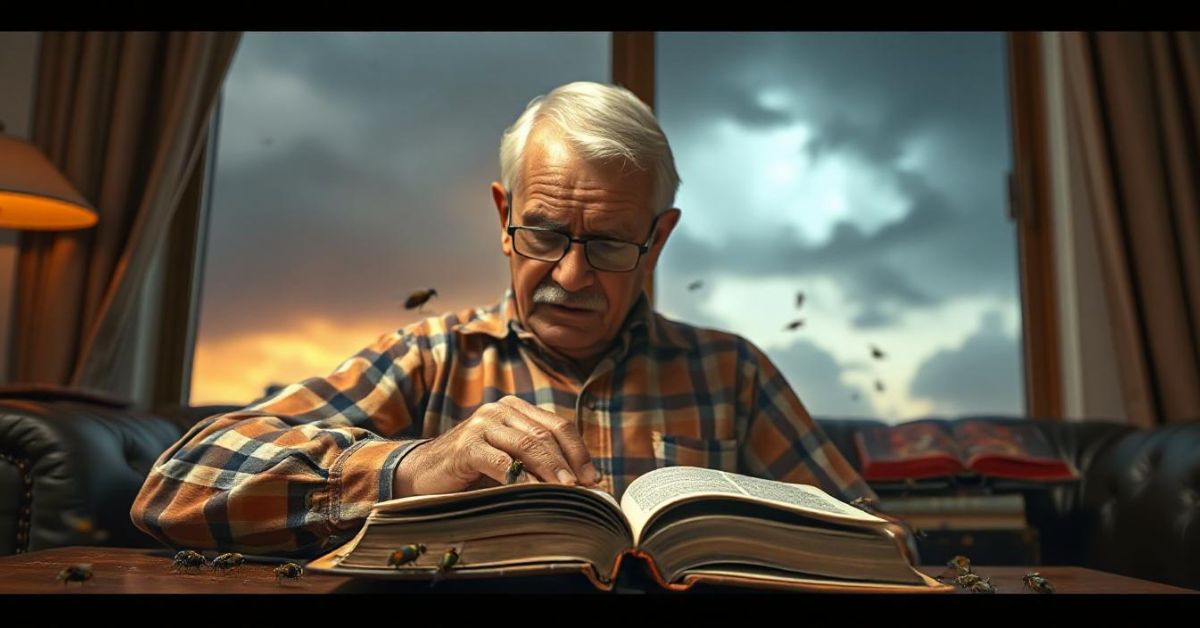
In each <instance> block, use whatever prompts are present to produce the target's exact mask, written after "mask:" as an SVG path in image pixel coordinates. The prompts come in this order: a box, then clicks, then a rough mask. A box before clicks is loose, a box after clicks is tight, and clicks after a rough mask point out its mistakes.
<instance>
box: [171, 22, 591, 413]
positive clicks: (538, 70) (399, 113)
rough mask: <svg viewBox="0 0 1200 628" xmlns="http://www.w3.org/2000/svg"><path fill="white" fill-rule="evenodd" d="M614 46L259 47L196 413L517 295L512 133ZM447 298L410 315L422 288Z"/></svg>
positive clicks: (254, 47) (206, 285)
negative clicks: (507, 227)
mask: <svg viewBox="0 0 1200 628" xmlns="http://www.w3.org/2000/svg"><path fill="white" fill-rule="evenodd" d="M609 39H610V37H609V34H608V33H470V34H454V33H248V34H246V35H245V37H244V38H243V40H242V43H241V46H240V48H239V50H238V52H237V56H236V58H235V59H234V63H233V66H232V68H231V69H230V73H229V76H228V80H227V82H226V86H225V93H224V102H223V109H222V116H221V125H220V131H219V134H218V147H217V158H216V159H217V161H216V172H215V175H214V179H213V186H212V190H211V194H212V209H211V215H210V218H209V221H210V222H209V232H208V244H207V253H206V256H205V268H204V269H203V270H204V275H203V277H204V279H203V284H202V293H201V303H200V314H199V315H200V319H199V329H198V332H197V342H196V355H195V361H194V363H193V374H192V388H191V403H192V404H197V405H198V404H206V403H237V404H241V403H249V402H250V401H252V400H254V399H256V398H258V397H260V396H262V394H263V393H264V391H265V389H266V387H267V386H269V385H271V384H273V383H274V384H288V383H292V382H295V381H299V380H301V379H303V378H305V377H310V376H313V375H326V374H328V373H329V372H331V371H332V370H333V369H334V368H335V367H336V366H337V365H338V364H340V363H341V362H342V361H343V360H345V359H346V358H348V357H350V356H351V355H353V354H354V352H355V351H357V350H358V349H361V348H362V347H364V346H366V345H367V344H368V343H370V342H371V341H373V340H374V339H375V338H377V337H378V336H379V335H381V334H383V333H386V332H388V331H390V330H393V329H396V328H398V327H401V326H403V325H406V324H408V323H411V322H413V321H416V320H418V319H420V318H423V317H424V316H428V315H430V314H429V312H432V311H437V312H445V311H452V310H460V309H463V308H468V307H478V306H481V305H486V304H490V303H493V302H495V301H497V300H499V298H500V296H501V295H502V294H503V292H504V289H505V288H506V287H507V286H508V282H509V272H508V267H507V260H506V258H505V257H504V256H503V254H502V253H501V251H500V228H501V225H500V222H499V218H498V216H497V213H496V210H495V207H494V206H493V204H492V200H491V195H490V192H489V189H488V186H489V185H490V183H491V182H492V181H493V180H496V179H498V178H499V176H500V175H499V163H498V152H499V143H500V135H501V133H503V131H504V129H505V128H506V127H507V126H508V125H509V124H511V123H512V122H513V121H514V120H516V118H517V116H518V115H519V114H520V113H521V111H522V110H524V108H525V105H526V104H527V103H528V102H529V100H530V99H531V98H533V97H534V96H536V95H539V94H544V93H546V92H547V91H549V90H550V89H552V88H554V87H555V86H557V85H560V84H562V83H567V82H570V81H575V80H590V81H606V80H608V77H609V74H610V70H609V65H610V47H609V46H610V43H609ZM427 288H435V289H437V291H438V295H437V296H436V297H435V300H434V301H433V302H432V303H431V304H430V305H429V306H426V312H425V313H418V312H417V311H416V310H406V309H404V301H405V299H406V298H407V297H408V295H409V294H411V293H412V292H415V291H417V290H423V289H427Z"/></svg>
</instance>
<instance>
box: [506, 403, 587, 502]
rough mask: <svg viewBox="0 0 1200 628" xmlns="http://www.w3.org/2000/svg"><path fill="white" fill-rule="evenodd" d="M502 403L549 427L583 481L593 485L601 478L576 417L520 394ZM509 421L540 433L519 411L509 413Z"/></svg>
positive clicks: (544, 426)
mask: <svg viewBox="0 0 1200 628" xmlns="http://www.w3.org/2000/svg"><path fill="white" fill-rule="evenodd" d="M498 403H500V404H502V405H505V406H508V407H510V408H512V409H514V410H517V411H518V412H520V413H521V415H522V416H523V417H524V418H527V419H529V420H530V421H532V422H534V423H536V424H539V425H540V426H541V427H542V428H543V429H545V430H547V431H549V432H550V434H552V435H553V436H554V440H555V442H556V443H558V448H559V450H561V452H562V455H563V457H565V458H566V460H567V463H568V464H569V465H570V467H571V472H572V473H573V474H574V475H575V477H576V478H578V479H579V481H581V482H582V483H584V484H588V485H591V484H595V483H596V480H598V479H600V474H599V473H597V472H596V467H595V466H593V465H592V455H591V453H589V452H588V448H587V445H585V444H584V443H583V437H581V436H580V435H579V430H578V429H577V428H576V427H575V423H574V422H573V421H570V420H568V419H564V418H562V417H560V416H558V415H557V414H554V413H553V412H550V411H547V410H543V409H542V408H539V407H537V406H535V405H533V404H531V403H529V402H528V401H525V400H524V399H521V398H520V397H515V396H511V395H510V396H508V397H504V398H502V399H501V400H500V401H499V402H498ZM505 424H506V425H510V426H511V427H515V428H517V429H521V430H524V431H527V432H529V431H532V432H534V433H538V430H536V429H535V428H533V426H532V425H531V424H530V423H525V422H523V421H521V420H520V419H519V418H517V417H516V416H515V415H508V416H507V417H506V423H505Z"/></svg>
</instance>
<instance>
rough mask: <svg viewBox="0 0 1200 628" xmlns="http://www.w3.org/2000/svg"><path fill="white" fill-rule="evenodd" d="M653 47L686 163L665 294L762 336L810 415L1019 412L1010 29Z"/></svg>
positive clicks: (718, 323) (723, 37)
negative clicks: (1009, 181)
mask: <svg viewBox="0 0 1200 628" xmlns="http://www.w3.org/2000/svg"><path fill="white" fill-rule="evenodd" d="M656 47H657V54H658V57H657V74H656V76H657V95H656V102H657V110H658V115H659V119H660V120H661V122H662V125H663V128H664V130H665V131H666V133H667V136H668V137H669V138H670V141H671V143H672V146H673V148H674V150H675V156H676V160H677V165H678V168H679V172H680V175H681V176H682V178H683V185H682V186H681V188H680V193H679V197H678V199H677V201H676V204H677V205H678V206H679V207H680V208H681V209H682V210H683V217H682V219H681V222H680V224H679V226H678V227H677V228H676V230H675V232H674V233H673V234H672V236H671V240H670V243H669V244H668V246H667V247H666V249H665V251H664V253H663V256H662V259H661V261H660V263H659V267H658V272H657V274H656V288H655V296H656V300H657V305H658V308H659V310H660V311H661V312H662V313H663V314H664V315H666V316H668V317H671V318H677V319H681V320H684V321H688V322H690V323H693V324H699V325H702V326H710V327H715V328H720V329H725V330H729V331H733V332H736V333H739V334H741V335H743V336H746V337H747V338H749V339H750V340H751V341H753V342H754V343H755V344H757V345H758V346H759V347H761V348H762V349H763V350H764V351H765V352H766V353H767V354H768V356H770V357H771V359H772V361H774V362H775V363H776V365H777V366H778V367H779V368H780V370H781V371H782V372H783V373H784V375H785V376H786V378H787V380H788V381H789V383H791V385H792V387H793V388H794V389H795V390H796V392H797V394H798V395H799V396H800V398H801V400H802V401H804V403H805V405H806V406H807V407H808V409H809V411H810V412H812V414H814V415H816V416H822V417H836V416H855V417H876V418H882V419H885V420H888V421H900V420H905V419H911V418H915V417H921V416H930V415H946V416H958V415H962V414H978V413H1003V414H1013V415H1019V414H1023V412H1024V397H1023V394H1024V391H1023V386H1022V377H1021V367H1020V355H1021V354H1020V346H1021V318H1020V300H1019V292H1018V279H1017V257H1016V255H1017V248H1016V234H1015V228H1014V226H1013V224H1012V223H1011V222H1010V221H1009V220H1008V218H1007V203H1006V175H1007V172H1008V170H1009V167H1010V151H1009V129H1008V104H1007V100H1006V98H1007V96H1006V68H1005V46H1004V36H1003V34H1001V33H969V34H953V33H932V34H930V33H895V34H893V33H862V34H857V33H737V34H723V33H661V34H659V35H658V36H657V46H656ZM696 281H701V282H702V284H701V285H700V286H699V287H697V286H696V285H695V284H694V282H696ZM800 294H803V301H802V303H801V302H800V297H799V295H800ZM748 304H753V305H752V306H748ZM797 321H801V322H799V323H797ZM876 349H878V352H876V351H875V350H876ZM880 356H881V357H880Z"/></svg>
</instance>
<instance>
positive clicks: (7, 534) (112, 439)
mask: <svg viewBox="0 0 1200 628" xmlns="http://www.w3.org/2000/svg"><path fill="white" fill-rule="evenodd" d="M185 428H186V425H185V422H184V421H179V420H172V419H168V418H164V417H160V416H155V415H152V414H147V413H144V412H138V411H134V410H130V409H127V408H125V407H122V405H121V404H120V403H118V402H111V403H103V402H101V401H99V400H95V399H92V400H87V401H85V400H83V399H79V398H71V397H69V396H68V397H61V396H60V397H57V398H52V397H34V398H23V399H16V398H11V397H8V398H0V554H12V553H16V552H23V551H33V550H39V549H46V548H50V547H61V546H67V545H108V546H121V547H157V546H158V544H157V542H156V541H154V540H153V539H152V538H150V537H149V536H147V535H145V534H144V533H142V532H141V531H140V530H138V529H137V528H135V527H134V526H133V523H132V521H131V520H130V518H129V510H130V507H131V506H132V504H133V499H134V497H135V496H136V495H137V493H138V491H139V490H140V489H141V486H142V483H143V482H145V479H146V476H147V474H148V473H149V470H150V467H151V466H152V465H153V464H154V461H155V460H156V459H157V458H158V456H159V455H160V454H161V453H162V452H163V451H165V450H166V449H167V448H168V447H170V446H171V445H172V444H174V443H175V442H176V441H178V440H179V439H180V438H181V437H182V436H183V433H184V431H185ZM81 522H84V523H86V522H91V524H92V525H93V526H94V528H95V530H96V532H88V531H87V529H86V527H84V526H83V525H81Z"/></svg>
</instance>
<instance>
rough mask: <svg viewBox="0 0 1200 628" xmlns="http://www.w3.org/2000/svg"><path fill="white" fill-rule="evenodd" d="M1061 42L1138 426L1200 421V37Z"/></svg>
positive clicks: (1072, 119)
mask: <svg viewBox="0 0 1200 628" xmlns="http://www.w3.org/2000/svg"><path fill="white" fill-rule="evenodd" d="M1061 41H1062V44H1063V70H1064V77H1065V81H1066V84H1065V87H1066V94H1067V98H1066V107H1067V112H1068V123H1069V124H1071V125H1073V128H1071V134H1070V137H1071V138H1072V139H1071V141H1072V142H1073V143H1074V146H1073V147H1072V148H1073V149H1074V150H1073V152H1074V154H1077V155H1080V156H1081V161H1082V163H1079V164H1076V166H1078V170H1079V171H1080V172H1082V178H1083V181H1082V184H1083V185H1082V186H1081V187H1083V189H1085V190H1086V191H1087V202H1086V203H1084V205H1086V206H1088V207H1090V211H1091V212H1092V217H1093V220H1094V223H1095V227H1096V238H1097V243H1098V247H1099V251H1100V257H1101V263H1102V265H1103V269H1102V270H1103V277H1104V283H1105V290H1106V296H1107V299H1108V310H1109V314H1110V318H1111V319H1112V324H1113V333H1114V336H1113V338H1114V344H1115V346H1116V350H1117V354H1118V362H1119V365H1118V366H1119V368H1120V374H1121V386H1122V392H1123V394H1124V397H1125V404H1126V410H1127V413H1128V416H1129V418H1130V420H1131V421H1132V422H1134V423H1136V424H1138V425H1141V426H1146V427H1149V426H1153V425H1157V424H1161V423H1169V422H1174V421H1186V420H1195V419H1200V34H1197V33H1109V32H1106V33H1065V34H1063V37H1062V40H1061Z"/></svg>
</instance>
